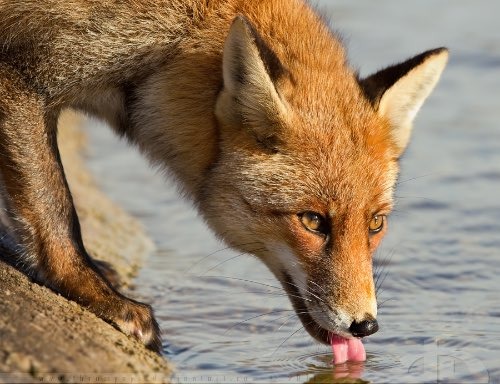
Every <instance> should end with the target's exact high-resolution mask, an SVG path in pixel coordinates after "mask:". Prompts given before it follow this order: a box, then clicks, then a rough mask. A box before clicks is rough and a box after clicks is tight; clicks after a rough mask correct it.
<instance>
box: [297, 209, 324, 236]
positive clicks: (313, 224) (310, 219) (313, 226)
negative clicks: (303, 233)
mask: <svg viewBox="0 0 500 384" xmlns="http://www.w3.org/2000/svg"><path fill="white" fill-rule="evenodd" d="M299 217H300V221H301V222H302V225H303V226H304V227H305V228H306V229H307V230H309V231H311V232H315V233H321V234H326V220H325V218H324V217H323V216H321V215H320V214H319V213H316V212H311V211H307V212H304V213H302V214H300V215H299Z"/></svg>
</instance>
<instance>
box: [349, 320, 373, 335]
mask: <svg viewBox="0 0 500 384" xmlns="http://www.w3.org/2000/svg"><path fill="white" fill-rule="evenodd" d="M349 331H350V332H351V334H352V335H353V336H355V337H365V336H369V335H371V334H373V333H375V332H377V331H378V323H377V320H375V319H374V318H372V317H371V316H370V318H369V319H367V320H363V321H361V322H359V323H358V322H357V321H353V322H352V324H351V326H350V327H349Z"/></svg>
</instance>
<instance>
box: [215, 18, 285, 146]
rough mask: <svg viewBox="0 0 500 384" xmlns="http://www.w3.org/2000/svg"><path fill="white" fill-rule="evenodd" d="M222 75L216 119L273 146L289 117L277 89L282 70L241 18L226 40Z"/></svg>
mask: <svg viewBox="0 0 500 384" xmlns="http://www.w3.org/2000/svg"><path fill="white" fill-rule="evenodd" d="M222 72H223V81H224V87H223V90H222V91H221V93H220V95H219V97H218V99H217V105H216V110H215V113H216V116H217V118H218V119H219V120H220V121H221V122H223V123H225V124H228V125H232V126H240V127H244V128H245V129H247V130H249V132H250V133H251V134H253V135H254V137H255V139H256V140H258V141H259V142H260V143H263V144H265V145H266V144H267V143H269V144H270V145H272V143H273V142H274V140H273V139H274V138H275V136H276V135H277V134H278V131H279V129H280V126H281V124H282V123H283V120H284V119H285V117H286V103H285V101H283V100H282V99H281V97H280V95H279V93H278V91H277V89H276V86H275V81H276V80H277V78H279V77H280V76H281V75H282V73H283V68H282V66H281V63H280V60H279V59H278V57H277V56H276V55H275V54H274V52H273V51H272V50H271V49H270V48H269V47H268V46H267V45H266V43H265V42H264V41H263V40H262V39H261V37H260V36H259V35H258V33H257V31H256V30H255V29H254V28H253V26H252V25H251V24H250V22H249V21H247V20H246V19H245V17H243V16H241V15H240V16H237V17H236V18H235V19H234V21H233V24H232V25H231V28H230V29H229V33H228V36H227V38H226V42H225V44H224V52H223V59H222Z"/></svg>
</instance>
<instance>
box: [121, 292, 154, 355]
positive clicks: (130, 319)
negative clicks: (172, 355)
mask: <svg viewBox="0 0 500 384" xmlns="http://www.w3.org/2000/svg"><path fill="white" fill-rule="evenodd" d="M111 320H112V322H113V323H114V324H115V325H116V327H118V329H119V330H120V331H122V332H123V333H125V334H126V335H132V336H134V337H135V338H137V339H138V340H139V341H141V342H142V343H143V344H144V345H146V347H147V348H149V349H151V350H152V351H155V352H157V353H160V351H161V338H160V327H159V326H158V323H157V322H156V319H155V318H154V315H153V310H152V308H151V306H150V305H147V304H143V303H139V302H137V301H134V300H129V299H125V300H124V302H123V304H122V305H121V308H120V310H119V311H118V313H117V314H116V315H115V316H112V319H111Z"/></svg>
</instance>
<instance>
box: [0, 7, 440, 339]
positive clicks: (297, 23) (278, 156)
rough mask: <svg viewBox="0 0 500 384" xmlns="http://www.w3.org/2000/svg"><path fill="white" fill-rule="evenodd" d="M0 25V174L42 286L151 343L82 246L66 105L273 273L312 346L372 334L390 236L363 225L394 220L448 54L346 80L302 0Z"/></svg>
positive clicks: (326, 33)
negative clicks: (411, 151) (62, 135)
mask: <svg viewBox="0 0 500 384" xmlns="http://www.w3.org/2000/svg"><path fill="white" fill-rule="evenodd" d="M0 18H1V19H2V25H1V26H0V96H1V98H0V137H1V138H2V148H4V149H5V151H2V154H0V157H1V158H0V160H2V161H0V172H1V174H0V176H1V177H2V179H3V180H4V181H5V183H6V184H7V185H6V188H5V191H6V192H5V195H6V196H5V198H6V199H7V200H8V201H9V202H10V206H11V207H12V215H13V216H15V217H16V218H17V219H18V220H17V221H16V222H17V223H20V224H19V228H18V231H20V232H22V233H28V234H29V236H26V237H25V244H24V245H25V247H26V249H27V252H28V253H30V252H31V253H32V254H35V255H37V256H35V257H37V259H38V261H39V267H40V268H41V269H43V270H44V271H45V275H46V276H45V279H46V282H47V283H48V284H49V285H51V286H52V287H54V288H55V289H58V290H60V291H62V292H63V293H65V294H66V295H67V296H69V297H72V298H75V299H76V300H79V301H80V302H81V303H82V304H85V305H87V306H88V307H89V308H91V309H92V310H94V312H96V313H98V314H100V315H101V316H102V317H104V318H105V319H107V320H109V321H111V322H114V323H115V324H117V325H118V326H119V327H120V328H121V329H122V330H123V331H124V332H126V333H130V334H134V335H136V336H138V337H139V338H141V339H142V340H143V341H144V342H145V343H149V344H150V345H152V346H153V348H158V346H159V343H158V338H157V331H156V325H155V322H154V320H153V318H152V314H151V312H150V310H148V308H147V307H144V306H143V305H141V304H140V303H136V302H133V301H130V300H128V299H126V298H124V297H123V296H121V295H119V294H118V293H117V292H115V291H114V290H113V289H112V287H111V286H110V285H109V283H108V282H107V281H106V280H105V278H104V277H103V276H101V274H100V273H98V272H97V268H96V267H95V266H94V265H93V264H92V263H91V261H90V259H89V258H88V256H87V254H86V251H85V249H84V247H83V243H82V240H81V234H80V232H79V231H80V229H79V226H78V220H77V217H76V213H75V211H74V208H73V205H72V201H71V196H70V194H69V191H68V189H67V185H66V183H65V179H64V174H63V171H62V167H61V166H60V161H59V158H58V152H57V146H56V142H55V139H54V138H55V132H56V122H57V117H58V114H59V112H60V110H61V109H63V108H66V107H73V108H77V109H81V110H84V111H85V112H87V113H91V114H93V115H95V116H98V117H100V118H103V119H105V120H106V121H107V122H108V123H109V124H110V125H111V126H112V127H113V128H114V129H115V130H116V131H117V132H118V133H120V134H122V135H125V136H126V137H127V138H128V139H129V140H130V141H131V142H132V143H134V144H136V145H137V146H138V147H139V148H140V149H141V150H142V151H143V152H144V153H145V154H146V156H148V157H149V159H151V161H152V162H153V163H155V164H157V165H159V166H160V167H163V168H164V169H166V170H168V171H169V172H170V173H171V174H172V175H173V176H174V177H175V178H176V179H177V180H178V182H179V185H180V187H181V189H182V190H183V192H184V193H185V195H186V196H187V197H188V198H190V199H191V200H192V201H193V202H194V203H195V204H196V206H197V207H198V208H199V210H200V212H201V214H202V215H203V216H204V218H205V219H206V221H207V223H208V224H209V225H210V227H211V228H212V229H213V230H214V231H215V233H216V234H217V235H219V236H220V237H222V238H223V239H224V240H225V241H226V242H227V243H228V244H230V245H231V246H233V247H235V248H238V249H240V250H243V251H247V252H253V253H255V254H256V255H257V256H258V257H259V258H260V259H261V260H262V261H263V262H264V263H265V264H266V265H267V266H268V267H269V268H270V269H271V271H272V272H273V273H274V274H275V275H276V277H277V278H278V279H279V280H280V281H281V283H282V285H283V287H284V288H285V290H286V291H287V292H288V293H289V294H290V298H291V300H292V303H293V305H294V307H295V308H296V309H297V312H298V314H299V316H300V317H301V319H302V320H303V322H304V325H305V326H306V328H307V330H308V331H309V332H310V333H311V334H312V335H313V336H314V337H316V338H317V339H318V340H321V341H324V342H327V341H328V338H329V336H328V335H330V334H332V333H335V334H339V335H342V336H345V337H351V334H352V332H351V331H350V330H349V329H350V326H351V324H354V323H356V322H358V323H359V322H363V321H368V320H367V319H370V321H371V322H372V323H373V322H374V321H375V317H376V310H377V308H376V299H375V289H374V285H373V277H372V255H373V252H374V251H375V249H376V248H377V246H378V244H379V243H380V241H381V238H382V237H383V234H384V233H385V229H383V230H382V231H381V232H379V233H376V234H375V233H372V234H370V231H369V223H370V221H371V220H372V218H373V217H374V215H380V216H385V215H388V214H389V212H390V210H391V208H392V204H393V201H392V192H393V188H394V185H395V181H396V178H397V174H398V162H397V160H398V158H399V157H400V155H401V153H402V152H403V151H404V149H405V147H406V145H407V143H408V138H409V135H410V130H411V122H412V120H413V118H414V116H415V114H416V111H417V110H418V109H419V108H420V106H421V105H422V103H423V101H424V100H425V98H426V97H427V96H428V94H429V93H430V91H431V90H432V88H433V87H434V85H435V84H436V82H437V79H438V78H439V75H440V73H441V71H442V70H443V68H444V65H445V63H446V57H447V53H446V51H445V50H444V49H438V50H434V51H428V52H425V53H423V54H421V55H419V56H416V57H415V58H413V59H410V60H408V61H406V62H403V63H401V64H398V65H396V66H393V67H390V68H388V69H386V70H383V71H380V72H378V73H376V74H374V75H373V76H370V77H368V78H366V79H359V78H357V76H356V74H355V73H354V72H353V70H352V69H351V68H349V66H348V65H347V64H346V53H345V50H344V47H343V46H342V44H341V42H340V41H339V40H338V39H337V37H336V36H335V34H333V33H332V32H331V31H330V29H329V28H328V26H326V25H325V24H324V22H323V21H322V20H321V18H320V17H319V16H318V15H317V14H316V13H315V12H314V11H313V10H312V9H311V8H310V7H309V6H308V5H307V4H305V3H304V2H303V1H300V0H256V1H243V0H225V1H223V0H212V1H206V0H169V1H167V0H160V1H139V0H134V1H132V0H130V1H124V2H114V1H111V0H104V1H97V0H68V1H66V0H65V1H63V0H51V1H49V2H39V1H34V0H25V1H23V2H19V1H15V0H7V1H4V2H2V3H1V4H0ZM13 84H14V85H13ZM12 89H14V90H15V92H13V91H12ZM16 92H17V93H19V95H22V97H19V98H18V99H17V100H16V99H15V98H12V96H9V95H11V94H17V93H16ZM40 116H43V117H44V118H40ZM30 117H33V118H30ZM35 117H38V119H34V118H35ZM45 137H48V138H49V140H48V142H45V141H43V139H44V138H45ZM23 140H24V142H25V143H28V144H27V145H26V147H23V148H19V143H20V142H23ZM37 140H38V141H40V140H42V142H43V145H39V146H36V145H29V143H34V142H37ZM32 159H37V164H31V165H32V167H25V166H24V164H25V163H26V162H29V161H34V160H32ZM46 180H53V181H54V182H52V183H47V182H46ZM18 191H22V192H18ZM33 195H36V196H38V198H37V199H33V198H31V197H32V196H33ZM55 202H57V204H55ZM55 205H57V206H58V207H59V209H58V210H57V211H56V210H54V209H53V207H54V206H55ZM307 212H309V213H312V214H314V215H316V217H318V220H320V221H321V231H316V230H311V228H309V229H308V228H307V227H306V226H305V224H304V222H303V217H304V213H307ZM40 228H41V230H40ZM59 244H65V249H66V251H64V250H62V249H61V246H60V245H59ZM66 245H67V246H66ZM256 249H258V251H255V250H256ZM77 275H80V276H85V277H86V279H87V280H86V281H87V282H86V284H79V283H78V282H79V281H81V279H79V278H77ZM112 303H115V306H113V304H112ZM374 329H375V328H374Z"/></svg>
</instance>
